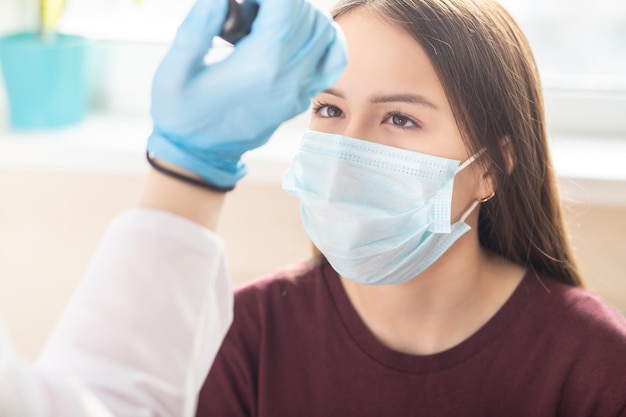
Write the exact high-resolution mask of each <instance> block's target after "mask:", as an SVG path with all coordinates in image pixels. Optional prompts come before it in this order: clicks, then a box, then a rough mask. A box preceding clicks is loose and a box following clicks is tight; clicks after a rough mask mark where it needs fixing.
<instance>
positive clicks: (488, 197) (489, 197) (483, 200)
mask: <svg viewBox="0 0 626 417" xmlns="http://www.w3.org/2000/svg"><path fill="white" fill-rule="evenodd" d="M495 195H496V192H495V191H494V192H492V193H491V195H488V196H487V197H485V198H481V199H480V200H478V202H479V203H486V202H487V201H489V200H491V199H492V198H493V197H494V196H495Z"/></svg>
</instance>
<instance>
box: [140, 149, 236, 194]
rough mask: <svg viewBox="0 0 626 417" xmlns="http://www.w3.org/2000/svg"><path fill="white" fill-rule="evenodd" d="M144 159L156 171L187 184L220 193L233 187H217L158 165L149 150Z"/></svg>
mask: <svg viewBox="0 0 626 417" xmlns="http://www.w3.org/2000/svg"><path fill="white" fill-rule="evenodd" d="M146 159H147V160H148V163H149V164H150V166H151V167H152V168H154V169H156V170H157V171H159V172H160V173H162V174H165V175H167V176H168V177H172V178H175V179H177V180H179V181H182V182H186V183H187V184H191V185H195V186H196V187H201V188H205V189H207V190H211V191H217V192H220V193H225V192H227V191H231V190H233V189H234V188H235V186H234V185H233V186H232V187H218V186H217V185H215V184H211V183H210V182H207V181H205V180H202V179H200V178H193V177H188V176H186V175H184V174H181V173H180V172H176V171H172V170H170V169H168V168H165V167H164V166H163V165H159V164H158V163H157V161H155V160H154V159H153V158H152V156H151V155H150V152H146Z"/></svg>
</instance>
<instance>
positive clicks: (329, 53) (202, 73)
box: [148, 0, 347, 189]
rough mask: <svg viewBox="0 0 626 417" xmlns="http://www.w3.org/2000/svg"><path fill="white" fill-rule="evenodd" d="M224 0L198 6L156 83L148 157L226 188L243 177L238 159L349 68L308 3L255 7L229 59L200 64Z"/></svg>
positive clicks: (341, 45) (325, 20)
mask: <svg viewBox="0 0 626 417" xmlns="http://www.w3.org/2000/svg"><path fill="white" fill-rule="evenodd" d="M226 12H227V1H226V0H199V1H198V2H197V3H196V4H195V5H194V7H193V8H192V10H191V11H190V13H189V15H188V16H187V18H186V19H185V21H184V22H183V24H182V25H181V26H180V28H179V29H178V33H177V35H176V38H175V40H174V43H173V45H172V47H171V49H170V50H169V52H168V53H167V55H166V56H165V58H164V59H163V62H162V63H161V65H160V67H159V68H158V70H157V73H156V75H155V77H154V83H153V91H152V118H153V121H154V132H153V133H152V135H151V136H150V139H149V141H148V152H149V153H150V154H151V155H152V156H153V157H154V158H156V159H157V160H162V161H167V162H170V163H172V164H174V165H176V166H179V167H181V168H185V169H187V170H189V171H191V172H194V173H196V174H198V175H199V176H201V177H202V178H204V179H205V180H206V181H207V182H209V183H211V184H213V185H215V186H217V187H219V188H223V189H229V188H232V187H234V185H235V183H236V182H237V181H238V180H240V179H241V178H242V177H243V176H244V175H245V174H246V166H245V164H244V163H243V162H242V161H241V155H242V154H243V153H245V152H246V151H248V150H251V149H253V148H256V147H258V146H261V145H263V144H264V143H265V142H267V140H268V139H269V138H270V136H271V135H272V133H273V132H274V131H275V130H276V128H278V126H279V125H280V124H281V123H282V122H284V121H286V120H288V119H290V118H292V117H294V116H296V115H297V114H299V113H302V112H303V111H304V110H306V109H307V108H308V106H309V105H310V101H311V99H312V98H313V97H314V96H315V95H316V94H317V93H319V92H320V91H321V90H323V89H325V88H328V87H329V86H331V85H332V84H333V83H334V82H335V81H336V80H337V79H338V78H339V76H340V74H341V72H342V71H343V69H344V67H345V64H346V59H347V57H346V47H345V41H344V39H343V35H342V34H341V32H340V30H339V28H338V26H337V25H336V24H335V23H334V22H332V20H331V18H330V16H328V15H327V14H326V13H324V12H322V11H320V10H318V9H317V8H315V7H314V6H313V5H311V4H310V3H309V2H308V1H306V0H259V11H258V15H257V17H256V19H255V20H254V23H253V25H252V30H251V33H250V34H249V35H248V36H246V37H245V38H243V39H242V40H241V41H239V42H238V43H237V45H236V47H235V49H234V51H233V53H232V54H231V55H229V56H228V57H227V58H226V59H225V60H223V61H221V62H218V63H215V64H211V65H207V64H205V63H204V57H205V55H206V53H207V51H208V50H209V48H210V46H211V41H212V38H213V37H214V36H217V35H218V34H219V32H220V30H221V27H222V24H223V22H224V19H225V16H226Z"/></svg>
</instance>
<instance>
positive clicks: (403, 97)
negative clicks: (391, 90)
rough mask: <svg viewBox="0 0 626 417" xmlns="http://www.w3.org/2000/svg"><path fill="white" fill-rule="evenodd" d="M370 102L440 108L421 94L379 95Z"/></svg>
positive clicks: (328, 92) (332, 91)
mask: <svg viewBox="0 0 626 417" xmlns="http://www.w3.org/2000/svg"><path fill="white" fill-rule="evenodd" d="M322 93H326V94H330V95H331V96H336V97H339V98H345V97H344V95H343V94H341V92H339V91H337V90H335V89H333V88H329V89H326V90H324V91H322ZM370 102H372V103H376V104H378V103H398V102H400V103H409V104H419V105H422V106H425V107H428V108H430V109H433V110H439V108H438V107H437V106H436V105H435V103H433V102H432V101H430V100H428V99H427V98H426V97H424V96H423V95H421V94H390V95H378V96H373V97H372V98H370Z"/></svg>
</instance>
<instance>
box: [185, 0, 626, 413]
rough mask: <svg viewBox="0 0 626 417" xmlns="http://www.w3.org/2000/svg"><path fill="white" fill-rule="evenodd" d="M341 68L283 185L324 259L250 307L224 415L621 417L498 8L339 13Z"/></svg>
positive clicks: (226, 361)
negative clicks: (343, 48)
mask: <svg viewBox="0 0 626 417" xmlns="http://www.w3.org/2000/svg"><path fill="white" fill-rule="evenodd" d="M333 15H334V17H335V19H336V22H337V23H338V24H339V26H340V27H341V28H342V29H343V32H344V34H345V37H346V40H347V44H348V51H349V61H348V66H347V68H346V70H345V71H344V72H343V74H342V76H341V77H340V79H339V80H338V82H337V83H335V84H334V85H333V86H332V87H331V88H329V89H327V90H324V91H323V92H322V93H320V94H319V95H318V96H317V97H316V99H315V100H314V104H313V113H312V119H311V125H310V127H311V131H310V132H307V133H305V135H304V138H303V139H302V143H301V148H300V150H299V152H298V154H297V155H296V157H295V159H294V161H293V164H292V166H291V168H290V169H289V171H288V172H287V174H286V176H285V180H284V188H285V189H286V190H287V191H288V192H289V193H291V194H293V195H295V196H296V197H297V198H299V199H300V202H301V208H302V218H303V222H304V226H305V229H306V231H307V233H308V234H309V236H310V237H311V239H312V241H313V242H314V243H315V245H316V247H317V248H318V249H319V250H320V252H321V254H322V255H323V257H320V258H319V259H317V260H315V261H312V262H308V263H305V264H302V265H298V266H295V267H292V268H288V269H286V270H285V271H282V272H280V273H278V274H275V275H273V276H271V277H269V278H267V279H264V280H261V281H257V282H255V283H252V284H250V285H248V286H246V287H244V288H241V289H240V290H238V292H237V293H236V296H235V316H234V322H233V325H232V327H231V329H230V331H229V333H228V334H227V336H226V339H225V341H224V343H223V345H222V347H221V350H220V352H219V354H218V357H217V359H216V362H215V364H214V366H213V368H212V370H211V371H210V374H209V376H208V379H207V380H206V382H205V385H204V388H203V390H202V392H201V397H200V403H199V408H198V413H197V415H198V416H200V417H214V416H221V417H224V416H238V417H239V416H241V417H243V416H257V417H265V416H272V417H277V416H317V417H319V416H326V417H328V416H341V417H347V416H358V417H365V416H402V417H405V416H437V417H441V416H455V417H457V416H526V417H527V416H568V417H575V416H580V417H583V416H584V417H589V416H606V417H609V416H613V417H616V416H626V320H625V319H624V317H623V316H621V315H620V314H619V313H618V312H616V311H614V310H613V309H611V308H610V307H608V306H606V305H605V304H604V303H603V302H602V301H600V300H599V299H598V298H596V297H595V296H593V295H591V294H589V293H588V292H586V291H585V290H584V289H582V288H581V287H582V279H581V277H580V275H579V272H578V270H577V268H576V265H575V262H574V260H573V259H572V255H571V252H570V249H569V246H568V242H567V238H566V232H565V230H564V227H563V221H562V216H561V208H560V204H559V197H558V194H557V190H556V185H555V178H554V172H553V169H552V165H551V162H550V156H549V152H548V147H547V137H546V125H545V116H544V109H543V103H542V93H541V86H540V81H539V74H538V72H537V68H536V66H535V63H534V60H533V57H532V54H531V51H530V48H529V46H528V43H527V41H526V39H525V37H524V35H523V34H522V32H521V31H520V29H519V28H518V26H517V25H516V24H515V22H514V21H513V19H512V18H511V17H510V16H509V14H508V13H507V12H506V11H505V10H504V9H503V8H502V7H501V6H500V5H499V4H497V3H496V2H494V1H492V0H342V1H341V2H340V3H339V4H338V5H337V6H336V7H335V9H334V13H333Z"/></svg>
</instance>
